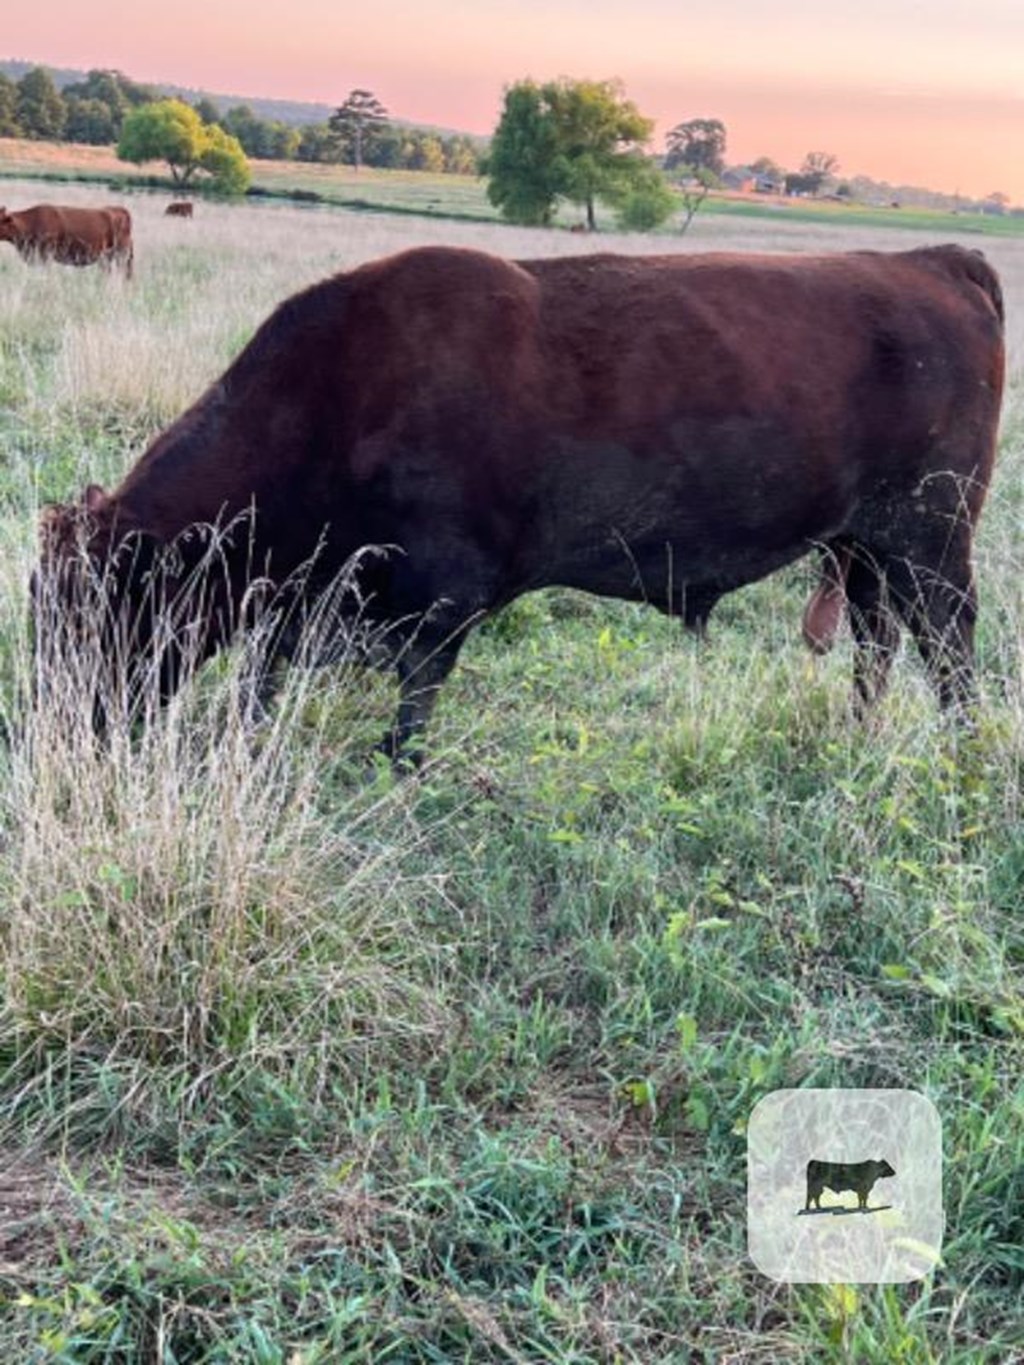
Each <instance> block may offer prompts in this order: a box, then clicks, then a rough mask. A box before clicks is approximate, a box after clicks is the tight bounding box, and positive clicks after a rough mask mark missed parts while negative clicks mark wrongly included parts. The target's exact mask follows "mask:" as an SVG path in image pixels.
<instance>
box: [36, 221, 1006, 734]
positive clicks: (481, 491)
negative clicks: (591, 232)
mask: <svg viewBox="0 0 1024 1365" xmlns="http://www.w3.org/2000/svg"><path fill="white" fill-rule="evenodd" d="M1003 368H1004V359H1003V326H1002V307H1001V299H1000V290H999V285H998V282H997V279H996V276H995V274H994V273H993V271H992V270H991V269H990V267H989V266H988V265H987V264H986V262H985V260H984V259H983V258H982V257H981V256H980V255H978V254H976V253H975V252H972V251H966V250H963V249H961V248H959V247H955V246H945V247H935V248H928V249H921V250H913V251H906V252H900V253H893V254H889V253H878V252H870V251H862V252H852V253H849V254H842V255H824V256H781V255H780V256H767V255H717V254H716V255H675V256H660V257H623V256H611V255H589V256H579V257H574V258H562V259H549V260H533V261H521V262H510V261H505V260H500V259H497V258H495V257H492V256H488V255H485V254H483V253H480V252H476V251H466V250H458V249H453V248H444V247H430V248H422V249H417V250H412V251H407V252H404V253H402V254H400V255H397V256H393V257H389V258H387V259H384V260H379V261H375V262H373V263H371V264H368V265H365V266H362V267H361V268H359V269H357V270H353V271H352V272H351V273H347V274H341V275H337V276H335V277H334V278H333V279H328V280H326V281H324V282H323V283H321V284H318V285H315V286H313V287H312V288H310V289H307V290H306V291H305V292H303V293H301V294H298V295H296V296H295V297H293V298H291V299H289V300H288V301H287V302H285V303H283V304H282V305H281V306H280V307H279V308H278V309H277V311H276V312H275V313H274V314H273V315H272V316H271V317H270V318H269V319H268V321H267V322H265V323H264V325H263V326H262V327H261V328H260V330H259V331H258V332H257V334H256V336H255V337H254V338H253V340H252V341H251V342H250V343H249V345H248V346H247V347H246V348H245V350H244V351H243V352H242V353H241V355H240V356H239V357H238V359H237V360H236V361H235V362H234V364H232V365H231V367H230V368H229V369H228V370H227V371H226V373H225V374H224V375H223V376H222V377H221V378H220V379H219V380H218V381H217V382H216V383H215V384H213V385H212V387H211V388H210V389H209V390H208V391H207V393H206V394H205V395H204V396H203V397H201V398H200V399H199V401H198V402H197V403H196V404H195V406H194V407H192V408H191V409H190V410H189V411H188V412H186V413H185V414H184V415H183V416H182V417H181V418H179V419H178V421H177V422H176V423H175V424H174V425H173V426H172V427H170V428H169V429H168V430H167V431H166V432H164V434H163V435H162V436H160V437H159V438H158V439H157V440H156V441H155V442H154V444H153V445H152V446H151V447H150V448H149V450H148V451H147V452H146V453H145V454H144V455H143V456H142V457H141V459H140V460H139V462H138V463H137V464H136V465H135V467H134V468H133V469H132V470H131V471H130V472H129V474H128V475H127V477H126V478H125V479H124V481H123V482H122V483H121V485H120V486H119V487H118V488H116V489H115V490H114V491H113V492H110V493H105V492H103V490H101V489H99V488H96V487H93V488H91V489H89V490H88V492H87V494H86V495H85V497H84V499H83V500H82V501H81V502H80V503H77V504H72V505H70V506H63V507H56V508H51V509H49V510H48V512H47V513H46V516H45V518H44V528H43V530H44V535H43V557H42V574H41V575H40V581H56V582H58V584H59V593H60V600H61V601H62V602H64V603H71V604H73V599H74V593H75V583H76V582H80V581H81V580H83V579H84V578H87V577H89V576H90V575H92V576H93V577H94V576H95V571H96V569H97V568H101V567H104V566H106V567H107V569H108V570H110V572H111V576H112V578H113V581H114V588H115V591H114V601H115V607H114V608H113V609H112V610H116V612H118V613H120V617H121V619H122V620H129V621H131V632H130V633H131V638H132V640H133V644H132V647H131V650H132V652H134V653H135V654H136V655H144V653H145V641H146V639H147V637H148V635H149V633H150V629H151V623H149V624H147V623H146V622H145V621H143V620H142V617H143V609H142V605H141V603H142V599H143V596H144V586H143V585H144V582H145V581H146V572H147V566H148V565H149V564H151V563H152V561H153V557H154V555H155V554H156V553H157V551H158V550H159V548H160V547H163V546H167V545H168V544H169V543H171V542H172V541H175V540H176V539H177V538H178V537H180V536H181V534H182V532H183V531H184V530H185V529H186V528H188V527H190V526H192V525H193V524H194V523H214V522H222V523H223V521H224V520H225V519H230V518H232V517H237V516H239V515H242V514H245V515H247V517H248V525H247V530H246V533H245V535H244V536H241V537H240V538H238V540H237V543H236V544H235V545H234V546H233V547H232V545H230V544H229V545H228V546H227V547H226V548H225V550H224V553H223V563H224V575H225V582H224V583H222V584H221V586H220V587H219V588H218V590H217V594H219V596H218V595H217V594H215V593H214V592H213V590H212V589H210V590H207V591H206V592H205V593H203V594H200V593H198V592H197V591H196V589H195V588H194V586H193V584H194V576H193V577H192V578H190V577H189V571H190V565H194V555H195V554H197V553H198V550H193V549H192V543H193V541H196V539H197V538H196V537H192V540H190V541H182V542H180V543H179V544H178V547H177V560H176V562H177V563H178V566H179V567H178V570H177V573H178V576H177V577H175V578H173V579H172V580H171V581H170V586H169V587H166V588H165V593H166V594H167V595H168V596H169V597H170V598H171V599H173V600H174V603H175V608H176V611H177V614H178V619H182V620H184V619H191V620H192V637H193V639H195V638H197V633H198V638H200V639H201V650H200V652H201V653H203V654H206V655H208V654H212V653H213V652H214V651H215V650H217V649H218V648H220V647H221V646H222V645H224V644H225V643H226V642H227V640H228V638H229V636H230V633H231V630H232V628H233V626H232V623H235V622H237V620H238V614H239V613H238V607H239V603H240V600H241V596H242V594H243V592H244V590H245V588H246V585H247V583H248V582H249V580H250V578H251V576H252V574H253V573H254V572H258V573H264V574H265V575H266V576H267V580H268V581H269V582H270V583H272V584H282V583H283V582H284V581H285V580H286V579H287V578H288V577H289V575H292V574H293V573H294V572H295V571H296V569H297V568H298V566H300V565H301V564H303V563H304V562H305V561H308V560H309V559H310V557H311V556H313V555H314V552H317V553H316V560H315V564H314V565H313V567H312V569H311V570H310V571H309V573H308V574H307V577H306V579H305V581H304V584H303V588H302V592H303V594H304V597H305V599H306V600H307V601H312V600H313V599H315V597H316V594H317V593H318V592H320V591H322V589H323V587H324V585H325V584H326V583H327V582H328V581H330V580H331V579H332V577H333V576H334V575H336V574H337V572H338V570H339V568H340V567H341V566H342V565H343V564H345V562H346V561H347V560H348V559H349V557H350V556H352V555H353V553H354V552H355V551H357V550H359V548H360V547H362V546H366V545H378V546H387V547H392V548H391V550H390V552H389V553H387V554H385V555H382V556H371V557H367V559H366V561H365V564H364V568H363V571H362V576H361V580H360V581H361V588H362V597H363V601H364V604H365V605H364V610H365V611H367V612H368V613H369V614H370V615H371V616H372V618H373V619H375V620H379V621H385V620H387V621H392V622H397V623H400V624H399V625H397V626H396V627H395V629H394V631H393V632H392V635H391V638H392V640H393V641H394V642H395V647H394V654H393V662H394V665H395V668H396V670H397V673H398V677H399V681H400V687H401V700H400V705H399V710H398V714H397V718H396V721H395V725H394V729H393V731H392V733H391V734H390V735H389V736H388V739H387V740H386V742H385V748H386V749H387V750H388V751H390V752H392V753H394V754H397V753H398V752H399V751H400V750H402V749H403V747H404V746H406V745H407V744H408V742H409V741H410V739H411V738H412V737H413V736H414V735H415V734H416V732H417V731H419V730H420V729H421V728H422V727H423V726H424V725H425V724H426V722H427V719H428V717H429V714H430V710H431V706H432V704H433V701H434V697H435V694H436V692H437V689H438V688H439V687H440V685H441V684H442V682H443V681H444V679H445V678H446V677H447V675H448V673H449V671H450V669H451V668H452V665H453V664H454V663H455V660H456V656H457V654H458V652H459V648H460V646H461V644H462V642H463V640H464V638H465V636H466V634H467V632H468V631H469V629H470V627H471V626H472V625H473V624H474V623H476V622H479V621H480V620H481V619H482V618H483V617H485V616H487V615H489V614H490V613H491V612H494V611H496V610H497V609H498V608H499V607H501V606H503V605H504V604H505V603H507V602H510V601H512V600H513V599H514V598H515V597H517V596H519V594H521V593H525V592H529V591H531V590H532V589H535V588H543V587H546V586H548V585H552V584H561V585H565V586H568V587H572V588H582V589H586V590H587V591H589V592H593V593H598V594H602V595H605V596H609V597H620V598H626V599H630V600H635V601H643V602H648V603H650V604H651V605H653V606H656V607H659V608H660V609H661V610H663V611H666V612H671V613H675V614H678V615H679V616H680V617H681V618H682V620H683V621H684V623H685V624H686V625H687V626H689V627H692V628H696V629H701V628H702V627H703V624H704V622H705V621H706V619H707V617H708V614H709V613H710V612H711V610H712V608H713V607H714V605H715V603H716V602H717V601H718V599H719V598H720V597H721V596H722V595H723V594H725V593H728V592H731V591H732V590H733V589H735V588H738V587H740V586H742V585H743V584H745V583H751V582H753V581H754V580H756V579H759V578H762V577H764V576H765V575H766V574H770V573H772V572H773V571H774V570H775V569H778V568H780V567H781V566H782V565H785V564H789V563H791V562H793V561H794V560H796V559H798V558H800V556H802V555H804V554H806V553H807V552H808V551H810V550H813V549H815V548H817V549H819V550H820V551H821V552H822V553H823V555H824V556H825V562H826V564H827V565H831V566H833V568H832V569H831V571H829V572H826V573H825V574H824V577H823V581H822V586H821V588H820V589H819V592H818V593H817V594H816V595H815V600H814V601H813V602H812V604H811V607H810V608H809V609H808V615H809V618H810V621H809V623H808V621H805V630H807V629H808V624H810V627H811V629H810V632H809V636H810V638H812V643H815V644H816V647H826V646H827V644H828V642H829V640H830V639H831V636H832V635H833V634H834V633H835V627H836V624H837V622H838V616H839V610H841V609H842V608H845V607H847V606H848V609H849V615H850V620H851V624H852V629H853V634H854V639H855V646H856V647H855V654H854V683H855V695H856V698H857V700H858V702H859V704H860V705H862V706H864V705H867V704H868V703H870V702H872V701H873V700H874V699H875V698H876V697H877V696H878V695H879V694H880V693H881V692H882V690H883V687H884V685H885V681H886V675H887V673H888V670H889V665H890V661H891V658H892V654H893V650H894V647H895V646H896V643H897V640H898V635H899V624H900V623H902V624H904V625H905V626H907V627H908V628H909V630H910V632H911V633H912V635H913V637H914V639H915V641H916V643H917V645H918V647H919V649H920V651H921V654H922V655H923V657H924V660H925V663H926V665H927V666H928V669H929V671H930V674H931V676H932V679H933V681H934V683H935V685H936V688H937V690H938V694H939V699H940V702H941V704H942V705H943V706H944V707H953V708H956V709H960V708H962V707H967V706H969V704H970V702H971V700H972V697H973V632H974V620H975V589H974V583H973V578H972V569H971V542H972V536H973V532H974V527H975V523H976V522H977V519H978V515H979V513H980V511H981V507H982V502H983V500H984V497H985V492H986V489H987V487H988V483H989V477H990V474H991V472H992V463H993V457H994V452H995V438H996V426H997V419H998V414H999V405H1000V393H1001V389H1002V383H1003ZM126 538H128V540H129V541H130V542H131V544H132V545H133V547H134V548H133V553H132V554H131V555H128V554H120V555H117V554H115V552H116V551H118V547H119V546H121V545H122V543H124V542H125V541H126ZM199 539H201V538H199ZM190 556H193V558H191V559H190ZM54 575H55V576H56V577H54ZM190 594H192V596H191V597H190ZM214 599H216V600H214ZM837 608H838V609H839V610H837ZM72 609H73V606H72ZM133 613H134V614H135V615H136V616H137V617H138V618H139V619H138V620H134V621H132V620H131V618H132V614H133ZM190 614H191V615H190ZM58 615H59V612H58ZM44 624H45V623H44ZM293 643H294V641H293V640H291V639H290V637H289V635H288V633H287V632H282V636H281V640H280V652H281V653H282V654H283V655H287V654H288V652H289V650H290V649H291V648H292V646H293ZM180 671H181V670H180V669H179V668H177V667H175V666H173V665H165V674H166V678H167V683H166V685H167V688H168V690H170V689H171V688H173V687H174V686H176V685H177V683H178V681H179V678H178V674H179V673H180Z"/></svg>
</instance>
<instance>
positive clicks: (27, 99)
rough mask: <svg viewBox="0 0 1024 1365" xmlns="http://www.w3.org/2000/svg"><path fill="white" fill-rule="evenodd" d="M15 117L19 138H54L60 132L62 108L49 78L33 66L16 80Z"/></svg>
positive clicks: (62, 102)
mask: <svg viewBox="0 0 1024 1365" xmlns="http://www.w3.org/2000/svg"><path fill="white" fill-rule="evenodd" d="M17 89H18V99H17V117H18V124H19V126H20V128H21V133H22V136H23V137H31V138H39V139H41V140H48V141H55V140H56V139H57V138H59V137H60V136H61V135H62V134H63V132H64V119H65V116H66V113H67V111H66V109H65V106H64V100H63V99H62V98H61V94H60V91H59V90H58V89H57V87H56V85H54V83H53V77H52V76H51V75H50V73H49V71H47V70H46V68H45V67H44V66H34V67H33V68H32V70H31V71H26V72H25V74H24V76H22V78H21V80H20V81H18V86H17Z"/></svg>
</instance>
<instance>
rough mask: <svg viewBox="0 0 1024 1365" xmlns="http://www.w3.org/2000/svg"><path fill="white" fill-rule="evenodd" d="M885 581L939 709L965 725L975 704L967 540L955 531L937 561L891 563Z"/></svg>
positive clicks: (974, 610) (973, 605)
mask: <svg viewBox="0 0 1024 1365" xmlns="http://www.w3.org/2000/svg"><path fill="white" fill-rule="evenodd" d="M886 577H887V580H888V584H889V591H890V596H891V599H892V602H893V604H894V605H895V607H896V609H897V610H898V612H899V614H900V616H901V617H902V618H903V621H904V622H905V624H906V626H907V628H908V629H909V631H910V632H911V634H912V635H913V637H914V643H915V644H916V645H917V648H918V651H919V652H920V655H921V658H922V659H923V660H924V665H925V668H926V669H927V670H928V675H929V677H930V679H931V681H932V684H933V686H934V687H935V690H936V692H937V693H938V698H939V705H940V706H941V707H942V709H943V710H944V711H950V712H953V713H954V714H955V715H956V716H958V717H959V718H962V719H967V718H968V717H969V716H970V713H971V712H972V710H973V708H974V705H975V702H976V700H977V687H976V681H975V672H974V624H975V620H976V618H977V614H978V600H977V594H976V592H975V588H974V580H973V576H972V573H971V565H970V540H969V535H968V534H967V533H966V531H964V530H962V529H961V530H960V531H959V533H958V532H956V531H954V532H953V534H951V536H950V537H949V540H948V542H947V543H946V544H945V545H944V546H943V553H942V554H941V555H935V556H924V555H920V556H917V557H909V556H908V557H907V558H905V559H898V560H890V562H889V563H888V565H887V566H886Z"/></svg>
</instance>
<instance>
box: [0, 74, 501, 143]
mask: <svg viewBox="0 0 1024 1365" xmlns="http://www.w3.org/2000/svg"><path fill="white" fill-rule="evenodd" d="M34 66H44V67H46V69H47V71H49V73H50V75H51V76H52V77H53V82H54V84H55V85H56V87H57V89H58V90H63V89H64V87H65V86H66V85H74V84H76V83H77V82H78V81H84V80H85V78H86V76H87V75H88V72H87V71H84V70H83V71H80V70H72V69H71V68H70V67H64V66H50V65H49V63H48V62H23V61H14V60H0V71H2V72H3V73H4V75H6V76H10V78H11V80H12V81H17V80H20V79H21V77H22V76H24V74H25V72H26V71H31V69H32V68H33V67H34ZM124 74H125V75H126V76H128V77H129V79H130V80H135V77H134V76H133V75H132V74H131V72H130V71H126V72H124ZM139 84H140V85H148V86H149V87H150V88H151V89H153V90H158V91H159V92H160V94H161V95H167V96H170V97H173V98H174V99H179V100H184V101H185V103H186V104H195V103H196V102H197V101H199V100H201V99H208V100H212V101H213V102H214V104H215V105H216V106H217V108H218V109H219V110H220V111H221V113H222V114H224V113H226V112H227V111H228V110H229V109H232V108H234V107H235V105H238V104H247V105H248V106H249V108H250V109H251V110H252V111H253V113H254V114H255V115H256V117H257V118H261V119H270V120H277V121H278V122H280V123H286V124H288V125H289V126H290V127H295V128H300V127H302V125H303V124H306V123H326V122H327V120H328V119H329V118H330V116H331V115H332V114H333V113H334V110H335V109H336V108H337V105H333V104H313V103H307V102H304V101H302V100H271V99H261V98H260V97H259V96H256V95H221V94H216V93H214V92H213V91H211V90H192V89H190V88H189V87H188V86H184V85H170V84H168V83H166V82H163V81H140V82H139ZM347 94H348V90H339V91H338V104H341V102H342V100H343V99H344V98H345V96H346V95H347ZM391 122H392V123H396V124H398V125H399V126H400V127H410V128H411V127H416V128H419V129H422V130H424V131H426V132H430V133H440V134H441V135H442V136H444V137H451V136H453V135H457V134H461V132H462V130H461V129H459V128H439V127H437V126H435V125H433V124H424V123H417V124H413V123H411V122H410V120H409V119H402V118H394V117H392V119H391ZM475 140H476V141H479V138H475Z"/></svg>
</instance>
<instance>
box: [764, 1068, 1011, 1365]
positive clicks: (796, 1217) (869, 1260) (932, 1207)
mask: <svg viewBox="0 0 1024 1365" xmlns="http://www.w3.org/2000/svg"><path fill="white" fill-rule="evenodd" d="M944 1223H945V1216H944V1213H943V1208H942V1122H941V1119H940V1117H939V1113H938V1110H937V1109H936V1107H935V1105H934V1104H933V1103H932V1102H931V1100H930V1099H928V1097H927V1096H926V1095H922V1094H920V1093H919V1092H918V1091H914V1090H902V1089H895V1088H892V1089H885V1088H875V1089H867V1088H864V1089H853V1088H851V1089H842V1088H839V1087H835V1088H831V1089H825V1088H821V1089H819V1088H817V1087H812V1086H799V1087H796V1088H793V1089H784V1090H772V1091H769V1093H768V1094H766V1095H762V1096H761V1097H760V1099H758V1100H757V1102H756V1104H754V1105H753V1107H752V1109H751V1111H750V1116H749V1119H748V1121H747V1249H748V1251H749V1253H750V1258H751V1260H752V1261H753V1263H754V1265H755V1266H756V1267H757V1269H758V1270H759V1271H760V1272H761V1273H762V1274H763V1275H767V1276H769V1278H771V1279H773V1280H778V1281H781V1282H784V1283H789V1284H903V1283H906V1282H907V1281H908V1280H919V1279H922V1278H923V1277H924V1276H926V1275H928V1274H929V1273H930V1272H932V1271H934V1270H935V1269H936V1268H937V1267H939V1266H941V1265H942V1236H943V1230H944ZM1022 1365H1024V1361H1022Z"/></svg>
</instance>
